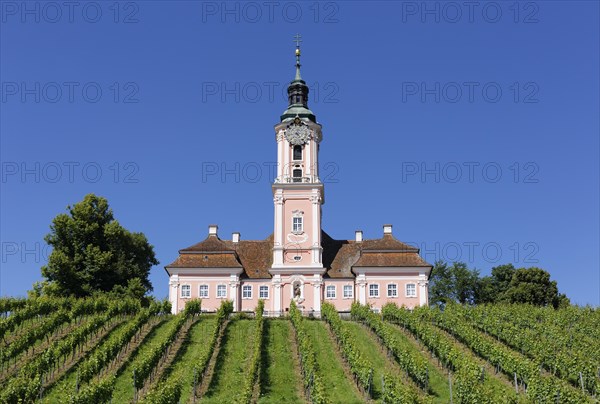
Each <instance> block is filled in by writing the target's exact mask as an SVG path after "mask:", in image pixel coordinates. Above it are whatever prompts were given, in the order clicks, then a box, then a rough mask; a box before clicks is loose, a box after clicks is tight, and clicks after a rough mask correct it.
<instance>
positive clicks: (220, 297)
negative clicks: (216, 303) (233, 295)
mask: <svg viewBox="0 0 600 404" xmlns="http://www.w3.org/2000/svg"><path fill="white" fill-rule="evenodd" d="M221 286H222V287H224V288H225V295H223V296H221V294H220V293H219V287H221ZM216 296H217V299H227V285H226V284H224V283H220V284H218V285H217V295H216Z"/></svg>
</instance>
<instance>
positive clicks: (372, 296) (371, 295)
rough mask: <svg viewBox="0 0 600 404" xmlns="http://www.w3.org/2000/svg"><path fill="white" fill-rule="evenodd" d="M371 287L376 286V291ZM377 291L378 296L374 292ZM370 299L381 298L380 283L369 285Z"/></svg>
mask: <svg viewBox="0 0 600 404" xmlns="http://www.w3.org/2000/svg"><path fill="white" fill-rule="evenodd" d="M371 286H375V288H374V289H371ZM373 291H376V292H377V294H376V295H375V294H373V293H372V292H373ZM369 297H371V298H378V297H379V284H378V283H369Z"/></svg>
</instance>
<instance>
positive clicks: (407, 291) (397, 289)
mask: <svg viewBox="0 0 600 404" xmlns="http://www.w3.org/2000/svg"><path fill="white" fill-rule="evenodd" d="M288 98H289V106H288V108H287V109H286V111H284V113H283V115H281V121H280V122H279V123H278V124H277V125H275V141H276V145H277V161H278V165H277V177H276V179H275V181H274V183H273V185H272V190H273V203H274V229H273V233H272V234H271V235H270V236H269V237H267V238H266V239H264V240H242V239H241V237H240V233H234V234H233V235H232V237H231V238H230V239H227V240H225V239H222V238H220V237H219V234H218V226H216V225H210V226H209V229H208V235H207V237H206V239H204V240H203V241H201V242H199V243H196V244H194V245H192V246H190V247H188V248H184V249H182V250H180V251H179V256H178V258H177V259H176V260H175V261H174V262H172V263H171V264H169V265H167V266H166V267H165V270H166V271H167V274H168V276H169V300H170V301H171V304H172V310H173V313H178V312H180V311H181V310H183V308H184V307H185V304H186V302H187V301H189V300H190V299H195V298H200V299H202V309H203V310H205V311H216V310H217V308H218V307H219V305H220V304H221V301H223V300H224V299H227V300H231V301H232V302H233V306H234V310H235V311H252V310H254V308H255V307H256V305H257V303H258V301H259V299H262V300H264V302H265V310H266V311H267V313H266V314H267V315H273V316H277V315H282V314H285V313H286V312H287V311H288V310H289V307H290V302H291V301H292V300H293V301H295V302H296V304H297V305H298V306H299V307H300V308H301V309H302V310H303V311H304V312H305V313H308V314H313V315H315V316H320V311H321V304H322V303H323V302H330V303H332V304H333V305H334V306H335V307H336V308H337V309H338V310H339V311H349V310H350V306H351V304H352V302H354V301H358V302H360V303H362V304H370V305H372V307H373V308H374V309H375V310H379V309H380V308H381V307H382V306H383V305H384V304H385V303H388V302H395V303H396V304H398V305H399V306H402V305H404V306H407V307H410V308H413V307H417V306H422V305H427V304H428V295H427V293H428V292H427V291H428V287H427V286H428V282H429V276H430V273H431V268H432V266H431V265H430V264H428V263H427V262H425V261H424V260H423V259H422V258H421V257H420V255H419V250H418V249H417V248H415V247H412V246H409V245H407V244H405V243H402V242H400V241H399V240H397V239H396V238H395V237H394V236H393V234H392V226H391V225H384V226H383V234H382V237H381V238H378V239H369V240H367V239H365V240H363V236H362V231H356V233H355V237H354V239H351V240H334V239H332V238H331V237H330V236H329V235H328V234H327V233H326V232H325V231H324V230H323V229H322V228H321V216H322V210H321V209H322V205H323V204H324V203H325V189H324V185H323V183H322V182H321V180H320V178H319V161H318V160H319V145H320V142H321V140H322V138H323V135H322V131H321V130H322V127H321V125H320V124H319V123H317V121H316V117H315V115H314V114H313V112H312V111H311V110H310V109H308V105H307V104H308V87H307V85H306V83H305V81H304V80H302V78H301V76H300V49H299V48H296V77H295V79H294V80H293V81H292V82H291V83H290V85H289V87H288Z"/></svg>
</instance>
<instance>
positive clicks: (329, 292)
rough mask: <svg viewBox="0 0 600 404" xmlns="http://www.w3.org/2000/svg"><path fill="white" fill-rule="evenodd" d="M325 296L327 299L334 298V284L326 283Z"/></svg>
mask: <svg viewBox="0 0 600 404" xmlns="http://www.w3.org/2000/svg"><path fill="white" fill-rule="evenodd" d="M325 297H326V298H327V299H335V286H333V285H327V286H326V287H325Z"/></svg>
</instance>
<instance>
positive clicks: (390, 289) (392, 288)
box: [387, 283, 398, 297]
mask: <svg viewBox="0 0 600 404" xmlns="http://www.w3.org/2000/svg"><path fill="white" fill-rule="evenodd" d="M387 297H398V285H396V284H395V283H390V284H388V285H387Z"/></svg>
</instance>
